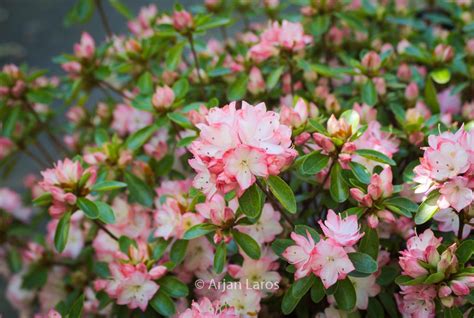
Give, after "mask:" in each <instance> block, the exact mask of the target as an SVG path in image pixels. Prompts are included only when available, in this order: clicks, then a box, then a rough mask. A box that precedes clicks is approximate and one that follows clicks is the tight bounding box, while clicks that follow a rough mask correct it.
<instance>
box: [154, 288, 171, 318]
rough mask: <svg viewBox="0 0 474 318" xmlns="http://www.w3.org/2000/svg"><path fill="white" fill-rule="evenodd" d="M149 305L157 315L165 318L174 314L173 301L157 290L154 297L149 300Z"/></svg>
mask: <svg viewBox="0 0 474 318" xmlns="http://www.w3.org/2000/svg"><path fill="white" fill-rule="evenodd" d="M150 305H151V307H153V309H155V310H156V311H157V312H158V313H159V314H161V315H163V316H165V317H170V316H172V315H174V314H175V312H176V308H175V306H174V302H173V300H172V299H171V297H170V296H168V294H166V293H165V292H164V291H162V290H158V292H157V293H156V294H155V296H154V297H153V298H152V299H151V300H150Z"/></svg>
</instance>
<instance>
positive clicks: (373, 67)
mask: <svg viewBox="0 0 474 318" xmlns="http://www.w3.org/2000/svg"><path fill="white" fill-rule="evenodd" d="M361 64H362V66H363V67H365V68H366V69H367V70H368V71H369V72H373V71H377V70H378V69H379V68H380V65H381V64H382V61H381V59H380V56H379V55H378V54H377V53H376V52H374V51H370V52H367V53H366V54H365V55H364V57H363V58H362V62H361Z"/></svg>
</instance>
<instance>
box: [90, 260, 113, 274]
mask: <svg viewBox="0 0 474 318" xmlns="http://www.w3.org/2000/svg"><path fill="white" fill-rule="evenodd" d="M92 270H93V272H94V273H95V274H96V275H97V276H99V277H100V278H109V277H110V271H109V264H107V263H106V262H94V263H93V265H92Z"/></svg>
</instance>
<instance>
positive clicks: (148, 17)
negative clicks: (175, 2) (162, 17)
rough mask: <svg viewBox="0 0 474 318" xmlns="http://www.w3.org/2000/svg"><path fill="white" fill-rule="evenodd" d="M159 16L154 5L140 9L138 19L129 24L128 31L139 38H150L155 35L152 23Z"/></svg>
mask: <svg viewBox="0 0 474 318" xmlns="http://www.w3.org/2000/svg"><path fill="white" fill-rule="evenodd" d="M157 14H158V9H157V8H156V6H155V5H154V4H150V5H149V6H146V7H143V8H141V9H140V13H139V14H138V17H137V19H135V20H131V21H129V22H128V29H129V30H130V31H131V32H132V33H133V34H135V35H137V36H138V37H149V36H152V35H153V33H154V32H153V28H152V26H151V23H152V22H153V19H154V18H155V17H156V15H157Z"/></svg>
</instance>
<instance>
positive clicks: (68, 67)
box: [61, 61, 82, 75]
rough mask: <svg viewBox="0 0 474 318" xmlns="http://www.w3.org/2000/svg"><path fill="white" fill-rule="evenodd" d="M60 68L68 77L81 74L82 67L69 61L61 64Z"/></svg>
mask: <svg viewBox="0 0 474 318" xmlns="http://www.w3.org/2000/svg"><path fill="white" fill-rule="evenodd" d="M61 67H62V68H63V70H64V71H66V72H67V73H70V75H77V74H79V73H80V72H81V69H82V66H81V64H80V63H79V62H76V61H71V62H66V63H63V64H61Z"/></svg>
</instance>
